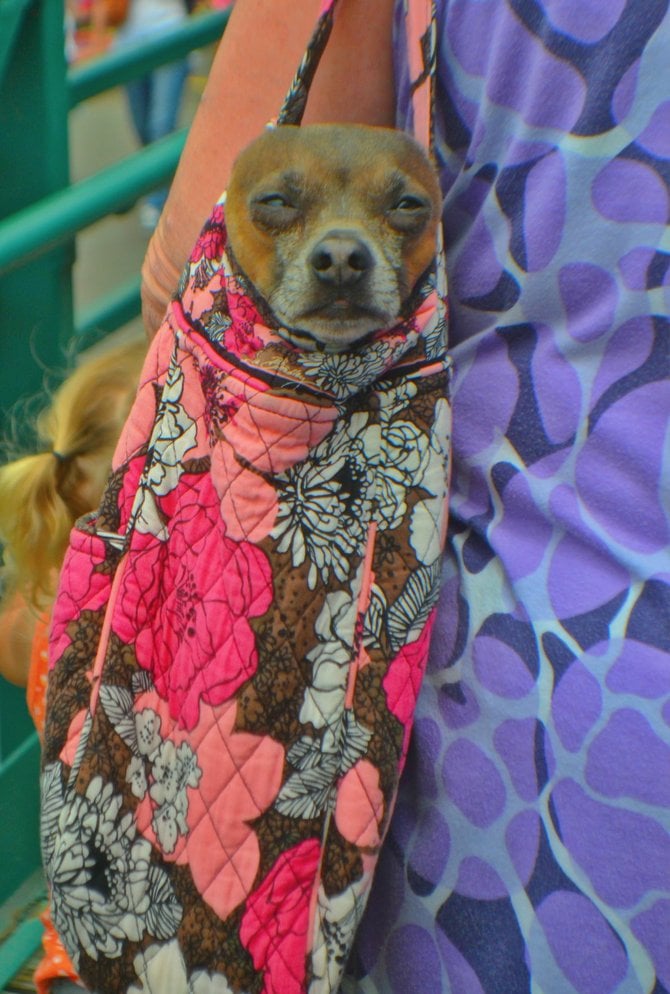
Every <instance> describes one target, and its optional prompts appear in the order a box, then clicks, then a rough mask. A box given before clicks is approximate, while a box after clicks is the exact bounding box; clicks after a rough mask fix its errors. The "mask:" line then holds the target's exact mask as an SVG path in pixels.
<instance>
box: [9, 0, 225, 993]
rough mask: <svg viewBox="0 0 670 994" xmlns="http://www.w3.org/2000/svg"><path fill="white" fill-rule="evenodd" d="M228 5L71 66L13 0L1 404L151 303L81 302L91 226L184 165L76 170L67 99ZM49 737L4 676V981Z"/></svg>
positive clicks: (31, 927)
mask: <svg viewBox="0 0 670 994" xmlns="http://www.w3.org/2000/svg"><path fill="white" fill-rule="evenodd" d="M226 21H227V13H226V12H224V11H209V12H207V13H204V14H198V15H197V16H194V17H192V18H190V19H189V20H188V21H187V22H186V23H185V24H183V25H181V26H179V27H178V28H176V29H175V30H173V31H171V32H170V33H167V32H166V33H165V34H163V35H161V36H160V37H159V38H157V39H155V40H152V41H151V42H150V43H148V44H145V45H143V46H141V47H139V46H138V47H136V48H132V49H131V48H127V49H125V50H121V49H119V50H116V51H112V52H110V53H109V54H107V55H105V56H103V57H101V58H99V59H97V60H92V61H90V62H88V63H85V64H83V65H81V66H78V67H75V68H72V69H70V70H69V71H68V70H67V67H66V65H65V56H64V45H63V0H0V409H2V410H3V411H4V412H7V411H8V410H10V408H12V407H13V405H15V403H16V402H17V401H21V400H22V399H24V398H27V397H30V396H32V395H34V394H36V393H37V392H38V391H39V390H40V388H41V386H42V381H43V370H44V369H45V368H46V369H49V370H51V371H53V370H57V371H61V372H64V371H65V370H66V368H67V366H68V363H69V362H70V361H71V358H72V342H73V340H74V342H75V348H76V350H81V349H82V348H84V347H86V346H88V345H89V344H91V343H92V342H93V341H94V340H97V339H98V338H100V337H102V336H104V335H106V334H108V333H109V332H111V331H114V330H115V329H116V328H119V327H121V326H122V325H124V324H126V323H127V322H128V321H130V320H132V319H133V318H134V317H136V316H137V315H138V314H139V310H140V296H139V274H138V276H137V278H135V279H132V280H130V281H128V282H127V283H125V284H122V285H121V286H118V287H117V288H115V289H114V290H113V291H112V292H111V293H108V294H106V295H105V296H103V297H102V298H100V299H99V300H97V301H95V302H94V304H93V305H91V306H89V307H88V309H87V310H86V311H84V312H82V313H77V314H75V312H74V305H73V290H72V265H73V262H74V240H75V236H76V235H77V233H78V232H80V231H82V230H83V229H85V228H87V227H88V226H89V225H91V224H94V223H95V222H96V221H99V220H100V219H102V218H104V217H106V216H107V215H108V214H110V213H116V212H119V211H123V210H124V209H126V208H128V207H130V206H131V205H132V204H133V203H134V202H135V201H136V200H137V199H138V198H139V197H141V196H142V195H144V194H145V193H147V192H148V191H149V190H151V189H153V188H156V187H158V186H161V185H163V184H164V183H165V182H166V181H167V180H168V179H169V178H170V177H171V175H172V173H173V172H174V169H175V167H176V165H177V162H178V159H179V156H180V154H181V150H182V147H183V144H184V140H185V136H186V132H185V130H184V131H180V132H176V133H175V134H173V135H170V136H169V137H168V138H165V139H163V140H161V141H160V142H156V143H155V144H153V145H151V146H149V147H148V148H146V149H143V150H142V151H139V152H137V153H135V154H133V155H132V156H129V157H128V158H126V159H124V160H123V161H121V162H118V163H116V164H114V165H112V166H109V167H107V168H105V169H103V170H102V171H100V172H98V173H97V174H95V175H93V176H91V177H89V178H87V179H83V180H81V181H79V182H77V183H74V184H70V166H69V153H68V123H67V117H68V112H69V110H71V109H72V108H74V107H76V106H77V105H78V104H80V103H81V102H82V101H85V100H88V99H90V98H91V97H94V96H96V95H97V94H100V93H102V92H104V91H106V90H108V89H111V88H112V87H115V86H118V85H119V84H123V83H126V82H128V81H129V80H131V79H133V78H136V77H138V76H141V75H144V74H145V73H146V72H149V71H150V70H151V69H153V68H155V67H157V66H159V65H163V64H166V63H168V62H171V61H174V60H175V59H177V58H180V57H181V56H183V55H185V54H186V53H187V52H190V51H192V50H193V49H196V48H200V47H202V46H204V45H207V44H210V43H211V42H214V41H216V40H217V39H218V38H219V37H220V35H221V33H222V32H223V30H224V28H225V24H226ZM38 766H39V745H38V741H37V737H36V735H35V733H34V730H33V729H32V725H31V722H30V719H29V717H28V714H27V710H26V707H25V694H24V692H23V691H21V690H18V689H17V688H14V687H11V686H10V685H9V684H7V683H6V682H4V681H3V680H2V678H0V990H2V989H3V988H4V986H5V984H6V983H7V981H8V979H9V978H10V977H11V976H12V975H13V973H14V972H16V970H17V969H18V968H19V967H20V966H21V964H22V963H23V962H24V961H25V959H26V958H27V956H29V955H30V954H31V952H32V951H33V950H34V948H35V947H36V945H37V943H38V941H39V936H40V928H39V926H38V925H37V924H36V923H35V921H34V919H33V918H30V917H29V918H28V919H26V920H25V921H23V922H21V909H22V908H25V906H26V905H27V904H30V902H31V901H34V900H35V899H36V895H39V894H40V893H41V888H42V886H43V885H42V883H41V878H40V874H39V862H40V860H39V848H38V833H37V822H38V795H37V776H38Z"/></svg>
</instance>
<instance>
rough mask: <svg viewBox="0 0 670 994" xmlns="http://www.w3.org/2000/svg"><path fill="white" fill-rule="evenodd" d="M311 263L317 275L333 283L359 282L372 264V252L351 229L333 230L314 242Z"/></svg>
mask: <svg viewBox="0 0 670 994" xmlns="http://www.w3.org/2000/svg"><path fill="white" fill-rule="evenodd" d="M309 264H310V266H311V267H312V269H313V270H314V272H315V274H316V277H317V279H319V280H321V282H322V283H330V284H333V285H334V286H346V285H348V284H351V283H357V282H358V281H359V280H360V279H362V278H363V276H365V274H366V273H367V272H368V270H369V269H371V268H372V253H371V252H370V249H369V248H368V247H367V245H366V244H365V242H363V241H361V239H360V238H358V237H357V236H356V235H355V234H353V233H352V232H349V231H330V232H329V233H328V234H327V235H326V236H325V238H322V239H321V241H320V242H319V243H318V245H315V246H314V249H313V250H312V253H311V255H310V257H309Z"/></svg>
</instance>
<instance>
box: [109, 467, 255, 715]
mask: <svg viewBox="0 0 670 994" xmlns="http://www.w3.org/2000/svg"><path fill="white" fill-rule="evenodd" d="M181 486H182V489H181V491H180V499H179V503H178V504H177V507H176V508H175V512H174V517H173V518H172V520H171V521H170V522H169V525H168V531H169V533H170V536H169V541H168V542H165V543H164V542H161V541H159V540H157V539H156V538H155V537H154V536H151V535H139V534H135V535H134V536H133V551H134V553H135V554H134V555H132V556H131V558H130V559H129V561H128V568H127V570H126V572H125V575H124V577H123V579H122V584H121V588H120V593H119V598H118V608H117V612H116V615H115V618H114V621H113V627H114V631H115V632H116V634H117V635H118V636H119V638H121V639H122V640H123V641H124V642H127V643H131V644H134V645H135V651H136V654H137V660H138V663H139V665H140V666H142V667H143V668H144V669H146V670H149V671H150V673H151V674H152V677H153V680H154V683H155V685H156V689H157V690H158V693H159V694H160V695H161V696H162V697H163V698H164V699H165V700H167V701H168V702H169V706H170V714H171V716H172V718H174V719H178V720H179V723H180V724H182V725H183V726H184V727H185V728H189V729H190V728H194V727H195V725H196V723H197V721H198V712H199V707H200V702H201V701H202V702H203V703H206V704H210V705H216V704H221V703H223V702H224V701H226V700H228V699H229V698H230V697H231V696H232V695H233V694H234V693H235V691H236V690H237V689H238V688H239V687H240V686H241V685H242V684H243V683H244V682H245V681H246V680H248V679H249V678H250V677H251V676H252V675H253V674H254V673H255V671H256V666H257V662H258V660H257V653H256V645H255V640H254V635H253V632H252V630H251V627H250V625H249V618H254V617H257V616H259V615H262V614H264V613H265V611H266V610H267V608H268V606H269V604H270V602H271V599H272V575H271V571H270V566H269V564H268V561H267V559H266V557H265V554H264V553H263V552H261V551H260V550H259V549H257V548H255V547H254V546H252V545H249V544H247V543H244V542H242V543H238V542H236V541H234V540H232V539H231V538H229V537H228V536H227V535H226V533H225V526H224V524H223V521H222V520H221V515H220V513H219V502H218V499H217V496H216V494H215V492H214V489H213V487H212V484H211V481H210V478H209V476H200V477H197V478H195V479H194V478H192V477H188V476H186V475H185V476H184V477H182V484H181Z"/></svg>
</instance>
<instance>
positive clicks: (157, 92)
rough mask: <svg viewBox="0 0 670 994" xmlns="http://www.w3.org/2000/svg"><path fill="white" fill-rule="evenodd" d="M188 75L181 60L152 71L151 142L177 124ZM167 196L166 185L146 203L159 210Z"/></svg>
mask: <svg viewBox="0 0 670 994" xmlns="http://www.w3.org/2000/svg"><path fill="white" fill-rule="evenodd" d="M187 76H188V62H187V61H186V59H182V60H180V61H179V62H172V63H170V65H168V66H161V67H160V68H159V69H156V70H155V71H154V72H153V73H152V74H151V95H150V101H149V108H148V114H147V132H148V134H149V135H150V136H151V137H150V141H156V140H157V139H159V138H164V137H165V136H166V135H169V134H171V132H173V131H174V129H175V127H176V126H177V120H178V117H179V108H180V106H181V98H182V94H183V92H184V84H185V82H186V78H187ZM166 197H167V187H161V188H160V189H159V190H153V191H152V192H151V193H150V194H149V196H148V197H147V199H146V202H147V203H148V204H150V205H151V207H152V208H153V209H154V211H155V212H156V220H158V216H157V215H158V213H160V211H161V210H162V208H163V204H164V203H165V198H166Z"/></svg>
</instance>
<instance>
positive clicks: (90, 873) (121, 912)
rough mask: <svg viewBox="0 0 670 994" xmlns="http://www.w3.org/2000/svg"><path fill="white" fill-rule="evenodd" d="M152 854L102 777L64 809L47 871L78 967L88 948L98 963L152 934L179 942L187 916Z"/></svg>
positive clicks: (54, 904)
mask: <svg viewBox="0 0 670 994" xmlns="http://www.w3.org/2000/svg"><path fill="white" fill-rule="evenodd" d="M150 855H151V845H150V843H149V842H148V841H147V840H146V839H143V838H138V837H137V831H136V827H135V823H134V820H133V816H132V814H131V813H130V812H126V813H125V814H124V813H122V799H121V797H120V796H118V795H116V794H115V793H114V789H113V787H112V785H111V784H104V783H103V781H102V778H101V777H94V778H93V780H91V782H90V783H89V785H88V787H87V789H86V794H85V795H84V796H80V795H74V796H72V798H71V799H70V800H69V803H67V804H66V806H65V807H64V808H63V809H62V811H61V815H60V818H59V820H58V830H57V836H56V841H55V845H54V847H53V851H52V854H51V858H50V860H49V863H48V866H47V871H48V881H49V885H50V887H51V892H52V913H53V919H54V924H55V925H56V928H57V929H58V931H59V933H60V934H61V936H62V937H63V940H64V942H65V945H66V947H67V948H68V950H69V951H70V954H71V955H72V956H73V959H74V961H75V965H76V961H77V958H78V949H80V948H81V949H82V950H83V951H84V952H86V953H87V955H89V956H90V957H91V958H92V959H94V960H97V959H98V957H99V956H100V955H102V956H105V957H107V958H114V957H116V956H119V955H120V954H121V950H122V946H123V943H124V942H125V941H131V942H139V941H140V940H141V939H142V937H143V936H144V934H145V932H150V933H151V934H152V935H154V936H156V937H157V938H161V939H167V938H170V937H171V936H172V935H174V933H175V932H176V930H177V928H178V926H179V922H180V920H181V914H182V909H181V906H180V904H179V903H178V901H177V899H176V897H175V895H174V892H173V891H172V888H171V886H170V883H169V881H168V879H167V876H166V874H165V872H164V871H163V870H161V869H160V868H159V867H157V866H154V865H152V864H151V862H150Z"/></svg>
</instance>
